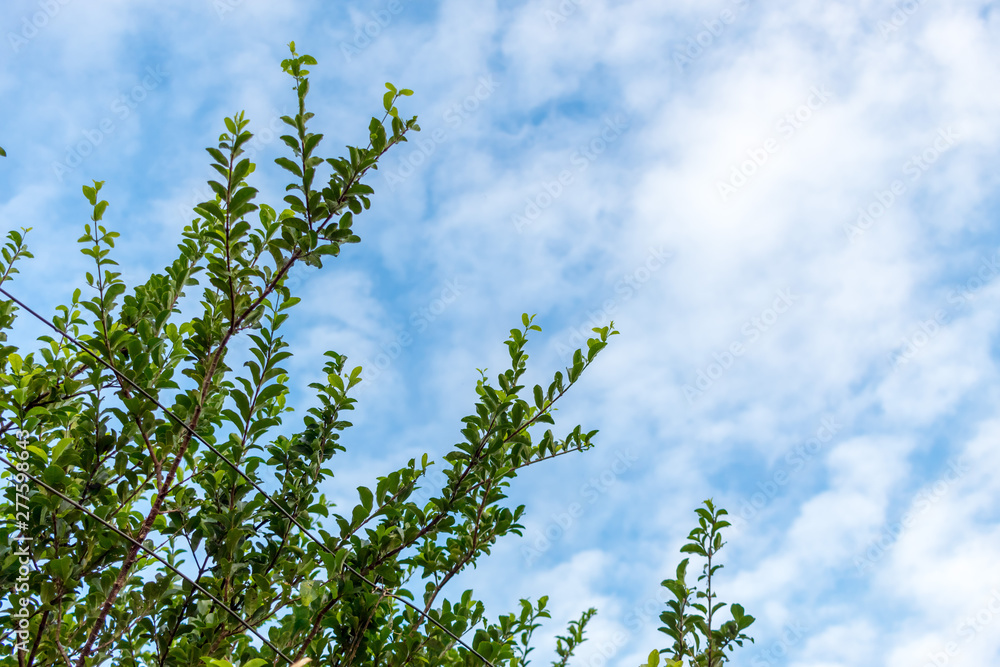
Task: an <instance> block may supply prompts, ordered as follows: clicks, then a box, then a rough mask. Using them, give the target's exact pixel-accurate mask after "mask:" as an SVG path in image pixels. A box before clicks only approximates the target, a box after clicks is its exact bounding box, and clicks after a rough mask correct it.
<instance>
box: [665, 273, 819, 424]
mask: <svg viewBox="0 0 1000 667" xmlns="http://www.w3.org/2000/svg"><path fill="white" fill-rule="evenodd" d="M798 300H799V297H798V296H796V295H795V294H793V293H792V290H791V289H783V290H778V291H777V292H776V296H775V298H774V301H772V302H771V305H770V306H769V307H767V308H764V309H763V310H762V311H760V314H759V315H757V316H755V317H751V318H750V319H749V320H747V321H746V322H744V323H743V326H742V327H740V333H741V334H742V336H743V337H742V338H739V339H737V340H734V341H732V342H731V343H730V344H729V345H728V346H726V347H725V348H724V349H723V350H722V351H721V352H713V353H712V359H714V361H711V362H709V364H708V365H707V366H705V368H700V369H698V372H697V373H696V374H695V380H694V382H693V383H689V384H685V385H684V386H683V387H682V391H683V392H684V398H686V399H687V402H688V405H693V404H694V403H695V401H697V400H698V399H699V398H701V397H702V396H703V395H704V393H705V392H706V391H708V390H709V389H710V388H711V387H712V385H714V384H715V383H716V382H718V381H719V379H720V378H722V376H723V375H725V374H726V373H727V372H728V371H729V369H730V368H732V367H733V364H735V363H736V360H737V359H739V358H740V357H742V356H743V355H744V354H746V352H747V350H749V349H750V347H751V346H752V345H753V344H754V343H756V342H757V341H758V340H759V339H760V337H761V336H763V335H764V334H765V333H767V332H768V331H770V330H771V327H773V326H774V325H775V323H776V322H777V321H778V320H779V319H780V317H781V316H782V315H784V314H785V313H787V312H788V311H789V310H791V308H792V306H794V305H795V302H796V301H798Z"/></svg>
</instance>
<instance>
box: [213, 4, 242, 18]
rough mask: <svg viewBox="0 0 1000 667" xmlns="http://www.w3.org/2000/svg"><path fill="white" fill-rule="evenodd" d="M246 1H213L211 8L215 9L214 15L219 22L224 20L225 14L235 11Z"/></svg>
mask: <svg viewBox="0 0 1000 667" xmlns="http://www.w3.org/2000/svg"><path fill="white" fill-rule="evenodd" d="M244 2H246V0H213V2H212V6H213V7H214V8H215V15H216V16H218V17H219V20H220V21H225V20H226V14H229V13H231V12H234V11H236V8H237V7H239V6H240V5H242V4H243V3H244Z"/></svg>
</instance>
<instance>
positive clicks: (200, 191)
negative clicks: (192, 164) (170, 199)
mask: <svg viewBox="0 0 1000 667" xmlns="http://www.w3.org/2000/svg"><path fill="white" fill-rule="evenodd" d="M292 113H294V112H292V111H290V110H286V111H285V112H284V113H279V112H278V111H276V110H273V109H272V112H271V116H270V120H269V121H268V123H267V125H265V126H264V127H262V128H260V129H257V128H256V127H251V129H252V130H253V131H254V134H253V136H252V137H250V141H248V142H247V143H246V144H245V147H244V151H243V155H241V156H240V158H241V159H242V158H246V159H248V160H250V161H251V162H252V161H253V160H254V159H255V158H256V157H257V155H258V154H259V153H260V152H261V151H262V150H263V149H264V148H265V147H266V146H268V145H270V144H272V143H274V141H275V140H276V139H278V138H279V137H280V136H281V134H283V133H284V131H285V130H287V129H288V126H287V125H285V123H284V122H282V120H281V117H282V116H288V115H290V114H292ZM215 197H216V193H215V191H214V190H212V188H210V187H209V186H208V184H207V183H206V182H204V181H202V182H201V183H200V185H198V186H197V187H195V188H193V189H192V190H191V193H190V195H189V196H188V198H187V199H186V200H185V201H184V202H182V203H179V204H177V217H178V219H181V220H184V221H185V222H186V221H188V220H190V218H191V212H192V209H194V207H195V206H198V205H199V204H200V203H202V202H204V201H214V200H215ZM301 275H302V271H295V272H294V273H292V274H291V275H290V276H289V277H288V279H287V280H286V282H285V284H286V285H287V286H288V287H293V286H294V285H296V284H298V283H299V282H300V281H301Z"/></svg>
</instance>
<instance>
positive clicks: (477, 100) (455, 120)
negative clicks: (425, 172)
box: [383, 74, 500, 192]
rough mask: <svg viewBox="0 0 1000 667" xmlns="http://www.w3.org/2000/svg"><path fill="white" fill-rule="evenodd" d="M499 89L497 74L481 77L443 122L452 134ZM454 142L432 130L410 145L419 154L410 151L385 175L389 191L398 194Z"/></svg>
mask: <svg viewBox="0 0 1000 667" xmlns="http://www.w3.org/2000/svg"><path fill="white" fill-rule="evenodd" d="M499 87H500V82H499V81H497V80H496V78H494V76H493V74H486V75H484V76H481V77H479V81H478V83H477V85H476V87H475V88H474V89H473V91H472V92H471V93H470V94H469V95H466V96H465V97H464V98H462V99H461V100H460V101H458V102H456V103H455V104H452V105H451V106H450V107H448V109H447V110H446V111H445V112H444V113H443V114H442V119H443V120H444V122H445V123H447V125H448V127H449V128H451V129H452V130H455V129H458V128H459V127H461V126H462V124H463V123H465V121H467V120H468V119H469V118H471V117H472V115H473V114H475V113H476V112H477V111H478V110H479V109H480V107H481V106H482V104H483V102H485V101H486V100H488V99H489V98H490V97H492V96H493V93H494V92H496V89H497V88H499ZM450 138H451V137H450V135H449V133H448V131H447V130H445V129H444V128H440V127H439V128H435V129H434V130H432V131H431V133H430V135H429V136H417V138H416V139H410V140H409V143H411V144H415V146H416V150H415V151H410V152H409V153H408V154H407V155H406V157H404V158H402V159H401V160H400V164H399V166H398V167H396V168H395V169H385V171H384V172H383V174H384V177H385V181H386V185H388V186H389V190H390V191H392V192H395V191H396V188H397V187H399V186H400V185H401V184H402V183H403V182H404V181H405V180H406V179H408V178H409V177H410V176H412V175H413V174H414V173H415V172H416V171H417V169H419V168H420V167H421V166H422V165H423V164H424V163H425V162H427V160H428V158H430V156H431V155H433V154H434V153H435V152H436V151H437V149H438V146H440V145H441V144H443V143H445V142H447V141H448V140H449V139H450Z"/></svg>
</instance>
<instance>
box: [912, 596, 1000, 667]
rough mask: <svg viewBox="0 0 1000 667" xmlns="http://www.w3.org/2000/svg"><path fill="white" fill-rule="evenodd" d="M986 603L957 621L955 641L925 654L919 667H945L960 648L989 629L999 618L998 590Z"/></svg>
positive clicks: (960, 651) (956, 655)
mask: <svg viewBox="0 0 1000 667" xmlns="http://www.w3.org/2000/svg"><path fill="white" fill-rule="evenodd" d="M989 595H990V597H989V599H988V600H987V601H986V603H985V604H984V605H983V606H982V607H980V608H979V609H978V610H976V612H975V613H973V614H972V615H970V616H966V617H965V618H963V619H961V620H960V621H958V623H957V624H956V626H955V634H956V635H957V640H953V641H949V642H948V643H946V644H945V645H944V646H943V647H942V649H941V650H940V651H932V652H931V653H928V654H927V662H925V663H923V664H922V665H920V667H946V665H949V664H951V661H952V659H954V658H957V657H958V656H959V655H961V653H962V648H963V647H964V646H967V645H969V644H971V643H972V642H973V640H975V638H976V637H977V636H978V635H979V634H980V633H982V632H983V631H984V630H987V629H989V628H991V627H992V626H993V625H994V624H995V623H996V621H997V618H998V617H1000V590H998V589H996V588H994V589H993V590H991V591H990V593H989Z"/></svg>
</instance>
